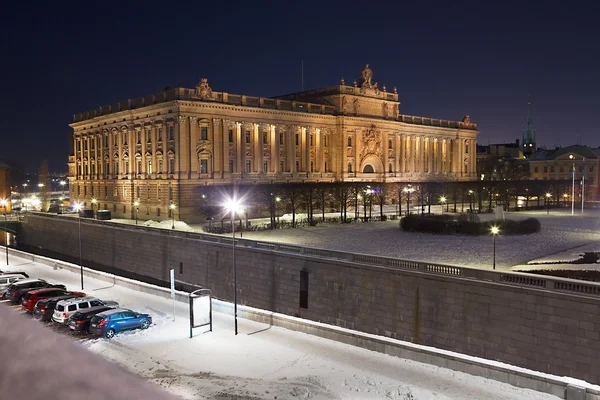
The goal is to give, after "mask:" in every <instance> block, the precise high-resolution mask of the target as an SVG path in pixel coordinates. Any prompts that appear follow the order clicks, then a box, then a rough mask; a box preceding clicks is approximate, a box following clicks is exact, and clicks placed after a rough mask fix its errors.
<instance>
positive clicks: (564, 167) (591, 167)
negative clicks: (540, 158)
mask: <svg viewBox="0 0 600 400" xmlns="http://www.w3.org/2000/svg"><path fill="white" fill-rule="evenodd" d="M572 169H573V166H572V165H569V166H564V165H561V166H559V172H565V171H571V170H572ZM539 170H540V168H539V167H537V166H536V167H534V168H533V172H535V173H539ZM576 170H577V171H578V172H582V171H583V167H582V166H577V167H576ZM554 171H555V169H554V165H551V166H550V172H551V173H552V172H554ZM544 172H546V173H547V172H548V166H547V165H545V166H544ZM589 172H594V166H593V165H592V166H590V168H589Z"/></svg>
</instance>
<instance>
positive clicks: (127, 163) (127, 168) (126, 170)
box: [125, 161, 129, 174]
mask: <svg viewBox="0 0 600 400" xmlns="http://www.w3.org/2000/svg"><path fill="white" fill-rule="evenodd" d="M125 173H126V174H129V161H125Z"/></svg>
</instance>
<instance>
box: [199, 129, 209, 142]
mask: <svg viewBox="0 0 600 400" xmlns="http://www.w3.org/2000/svg"><path fill="white" fill-rule="evenodd" d="M200 140H208V126H201V127H200Z"/></svg>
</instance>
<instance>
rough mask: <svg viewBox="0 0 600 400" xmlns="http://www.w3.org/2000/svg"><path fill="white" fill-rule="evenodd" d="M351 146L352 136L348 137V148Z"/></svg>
mask: <svg viewBox="0 0 600 400" xmlns="http://www.w3.org/2000/svg"><path fill="white" fill-rule="evenodd" d="M350 146H352V136H348V147H350Z"/></svg>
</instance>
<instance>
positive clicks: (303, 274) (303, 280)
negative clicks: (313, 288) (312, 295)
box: [300, 271, 308, 309]
mask: <svg viewBox="0 0 600 400" xmlns="http://www.w3.org/2000/svg"><path fill="white" fill-rule="evenodd" d="M300 308H304V309H308V271H300Z"/></svg>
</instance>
